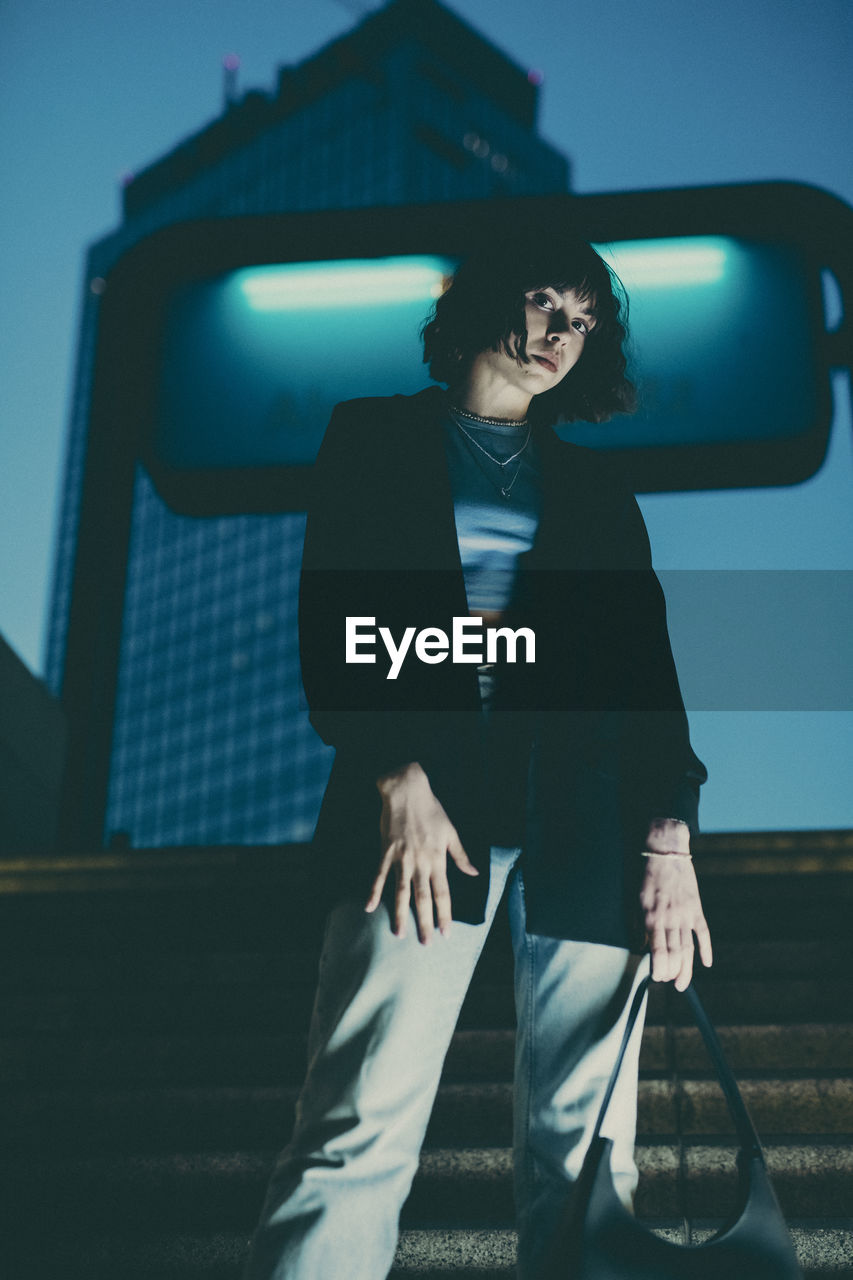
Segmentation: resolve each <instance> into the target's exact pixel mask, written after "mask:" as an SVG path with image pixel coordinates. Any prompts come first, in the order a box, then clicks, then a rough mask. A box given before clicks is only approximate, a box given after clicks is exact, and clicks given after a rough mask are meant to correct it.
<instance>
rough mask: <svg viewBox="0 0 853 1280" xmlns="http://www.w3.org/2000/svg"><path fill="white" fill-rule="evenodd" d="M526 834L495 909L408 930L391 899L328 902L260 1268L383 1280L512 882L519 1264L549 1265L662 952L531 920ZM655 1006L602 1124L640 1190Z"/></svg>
mask: <svg viewBox="0 0 853 1280" xmlns="http://www.w3.org/2000/svg"><path fill="white" fill-rule="evenodd" d="M518 854H519V850H518V849H506V848H493V849H492V854H491V883H490V890H489V899H488V905H487V908H486V920H485V923H483V924H479V925H470V924H462V923H460V922H458V921H454V924H453V927H452V930H451V933H450V936H449V937H441V936H440V935H438V934H437V935H436V937H435V938H434V940H433V942H432V943H431V944H430V945H429V946H426V947H425V946H423V945H422V944H421V943H420V942H418V940H417V930H416V928H415V921H414V918H413V917H412V918H411V919H410V922H409V928H408V929H407V931H406V937H405V938H402V939H400V938H397V937H395V936H394V935H393V933H392V931H391V922H390V919H389V915H388V912H387V910H386V909H385V907H384V905H383V906H381V907H380V908H379V909H377V911H376V912H375V913H373V914H372V915H368V914H367V913H366V912H365V911H364V910H363V909H362V908H361V907H360V906H358V905H355V904H345V905H342V906H339V907H337V908H336V909H335V910H334V911H333V912H332V913H331V915H330V917H329V921H328V924H327V927H326V936H325V942H324V946H323V952H322V957H321V960H320V974H319V985H318V991H317V999H316V1003H315V1007H314V1014H313V1018H312V1025H311V1032H310V1037H309V1046H308V1048H309V1064H308V1073H307V1078H306V1081H305V1085H304V1087H303V1090H302V1093H301V1095H300V1098H299V1102H298V1104H297V1109H296V1122H295V1128H294V1133H293V1137H292V1139H291V1142H290V1145H289V1146H288V1147H286V1148H285V1150H284V1151H283V1152H282V1153H281V1155H280V1156H279V1159H278V1161H277V1164H276V1167H275V1170H274V1173H273V1176H272V1179H271V1182H270V1186H269V1190H268V1193H267V1198H266V1201H265V1204H264V1209H263V1213H262V1217H261V1222H260V1225H259V1227H258V1229H257V1232H256V1234H255V1237H254V1241H253V1246H252V1253H251V1257H250V1259H249V1263H248V1266H247V1270H246V1273H245V1278H246V1280H343V1278H344V1277H346V1280H385V1277H386V1276H387V1274H388V1271H389V1270H390V1268H391V1265H392V1262H393V1259H394V1252H395V1248H396V1243H397V1235H398V1224H399V1216H400V1210H401V1208H402V1205H403V1202H404V1200H405V1199H406V1196H407V1195H408V1192H409V1188H410V1186H411V1184H412V1180H413V1178H414V1176H415V1172H416V1170H417V1167H418V1157H419V1153H420V1148H421V1144H422V1142H423V1138H424V1134H425V1132H426V1127H427V1122H428V1120H429V1116H430V1112H431V1110H432V1105H433V1100H434V1098H435V1094H436V1091H437V1088H438V1082H439V1076H440V1074H441V1069H442V1064H443V1062H444V1057H445V1054H446V1053H447V1049H448V1047H449V1045H450V1040H451V1037H452V1035H453V1031H454V1027H455V1025H456V1020H457V1017H458V1015H459V1010H460V1008H461V1005H462V1001H463V1000H464V998H465V994H466V992H467V990H468V984H469V982H470V980H471V976H472V974H473V971H474V966H475V965H476V963H477V960H478V958H479V955H480V952H481V951H482V948H483V944H484V942H485V940H486V936H487V934H488V931H489V928H490V926H491V923H492V921H493V919H494V916H495V912H496V910H497V907H498V903H499V901H500V899H501V895H502V893H503V890H504V888H505V887H506V884H507V881H509V893H508V901H509V912H510V925H511V932H512V942H513V949H514V954H515V1000H516V1009H517V1014H518V1032H517V1038H516V1055H515V1099H514V1102H515V1125H514V1169H515V1196H516V1208H517V1217H518V1229H519V1261H518V1275H519V1277H520V1280H538V1267H539V1264H540V1263H541V1260H542V1257H543V1255H544V1254H545V1252H546V1251H547V1248H548V1244H549V1242H550V1239H551V1236H552V1233H553V1229H554V1225H555V1222H556V1219H557V1217H558V1215H559V1213H560V1210H561V1208H562V1206H563V1204H564V1202H565V1198H566V1193H567V1190H568V1185H569V1183H570V1182H571V1181H572V1180H574V1178H575V1177H576V1176H577V1174H578V1172H579V1170H580V1166H581V1163H582V1161H583V1156H584V1152H585V1150H586V1146H587V1144H588V1142H589V1139H590V1137H591V1132H592V1128H593V1126H594V1124H595V1119H596V1116H597V1113H598V1109H599V1106H600V1103H601V1098H602V1096H603V1093H604V1089H605V1087H606V1084H607V1081H608V1079H609V1076H610V1072H611V1069H612V1065H613V1062H614V1061H615V1058H616V1054H617V1051H618V1047H619V1043H620V1040H621V1036H622V1031H623V1028H624V1022H625V1018H626V1016H627V1010H628V1007H629V1005H630V1002H631V995H632V992H633V989H634V987H635V985H636V984H637V983H638V982H639V981H640V980H641V979H642V977H643V976H645V974H646V972H647V971H648V959H647V958H643V959H640V958H639V957H637V956H632V955H630V954H629V953H628V952H627V951H623V950H621V949H620V948H618V947H606V946H600V945H597V944H594V943H586V942H566V941H562V940H560V939H554V938H544V937H539V936H536V935H533V934H529V933H527V931H526V929H525V906H524V884H523V879H522V875H521V872H520V868H519V867H517V866H516V862H517V860H518ZM641 1034H642V1018H641V1019H640V1020H639V1021H638V1024H637V1030H636V1032H635V1034H634V1036H633V1039H632V1044H631V1046H630V1047H629V1052H628V1055H627V1057H626V1061H625V1066H624V1068H623V1070H622V1072H621V1073H620V1077H619V1083H618V1086H617V1090H616V1093H615V1095H614V1098H613V1101H612V1103H611V1106H610V1108H609V1111H608V1118H607V1122H606V1124H605V1127H604V1132H605V1134H606V1136H608V1137H610V1138H612V1139H613V1140H614V1143H615V1145H614V1149H613V1174H614V1182H615V1185H616V1188H617V1190H618V1192H619V1194H620V1196H621V1197H622V1199H623V1201H624V1202H625V1203H626V1204H628V1205H630V1203H631V1199H632V1196H633V1192H634V1188H635V1186H636V1181H637V1169H636V1165H635V1163H634V1136H635V1128H636V1100H637V1062H638V1057H639V1042H640V1037H641Z"/></svg>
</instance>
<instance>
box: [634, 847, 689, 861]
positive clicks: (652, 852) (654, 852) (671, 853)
mask: <svg viewBox="0 0 853 1280" xmlns="http://www.w3.org/2000/svg"><path fill="white" fill-rule="evenodd" d="M640 857H641V858H687V859H688V861H689V862H692V861H693V854H692V853H682V852H681V850H680V849H663V850H661V849H643V851H642V853H641V854H640Z"/></svg>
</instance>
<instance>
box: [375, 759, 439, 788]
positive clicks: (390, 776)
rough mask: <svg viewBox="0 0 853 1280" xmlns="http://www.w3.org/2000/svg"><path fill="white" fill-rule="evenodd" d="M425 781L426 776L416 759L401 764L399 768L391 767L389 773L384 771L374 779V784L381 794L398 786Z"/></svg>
mask: <svg viewBox="0 0 853 1280" xmlns="http://www.w3.org/2000/svg"><path fill="white" fill-rule="evenodd" d="M424 782H427V783H428V780H427V776H426V774H425V773H424V770H423V766H422V765H420V764H419V763H418V761H417V760H411V761H409V763H408V764H404V765H401V766H400V768H399V769H393V770H392V771H391V773H384V774H382V776H381V777H380V778H377V779H376V786H377V789H378V791H379V794H380V795H382V796H385V795H389V794H390V793H391V792H392V791H394V790H396V788H397V787H399V786H404V785H406V786H410V785H412V784H413V783H414V784H421V783H424Z"/></svg>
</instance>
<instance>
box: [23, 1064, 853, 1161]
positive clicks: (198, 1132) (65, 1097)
mask: <svg viewBox="0 0 853 1280" xmlns="http://www.w3.org/2000/svg"><path fill="white" fill-rule="evenodd" d="M741 1089H742V1093H743V1096H744V1098H745V1100H746V1104H747V1106H748V1107H749V1110H750V1113H751V1114H752V1116H753V1119H754V1122H755V1125H756V1127H757V1129H758V1132H759V1133H760V1134H761V1135H762V1136H763V1137H765V1138H767V1137H769V1136H771V1135H781V1134H825V1135H833V1134H835V1135H839V1134H853V1077H850V1076H827V1077H800V1078H784V1079H780V1078H769V1077H758V1078H751V1079H744V1080H742V1082H741ZM296 1092H297V1091H296V1089H295V1088H293V1089H287V1088H279V1087H275V1088H235V1087H225V1088H208V1089H180V1088H163V1089H153V1090H138V1089H131V1090H109V1089H104V1090H102V1089H95V1090H84V1089H52V1090H39V1089H36V1090H33V1089H29V1090H22V1091H20V1092H18V1091H10V1092H8V1093H7V1094H6V1096H5V1098H4V1099H3V1100H2V1102H0V1127H2V1130H3V1133H4V1149H5V1150H6V1151H7V1152H13V1151H19V1152H21V1151H24V1152H25V1151H34V1150H35V1151H37V1150H39V1149H42V1148H43V1146H44V1144H50V1147H51V1149H52V1150H53V1151H55V1152H56V1153H57V1154H58V1153H60V1152H71V1151H79V1152H83V1153H85V1152H93V1153H95V1152H101V1151H121V1150H126V1151H137V1152H143V1151H168V1150H170V1149H172V1150H176V1149H181V1148H186V1149H192V1150H213V1149H219V1148H221V1149H225V1148H226V1147H228V1146H229V1145H234V1146H236V1147H240V1146H260V1147H265V1146H268V1145H270V1144H275V1143H279V1145H283V1143H284V1141H285V1139H286V1137H287V1135H288V1133H289V1132H290V1129H291V1126H292V1123H293V1108H294V1104H295V1100H296ZM679 1110H680V1123H681V1126H682V1131H683V1132H684V1133H687V1134H693V1135H695V1134H714V1135H716V1134H727V1133H729V1132H731V1121H730V1119H729V1115H728V1111H727V1109H726V1105H725V1100H724V1098H723V1095H722V1093H721V1091H720V1088H719V1086H718V1084H717V1082H716V1080H714V1079H693V1080H684V1081H682V1082H681V1083H680V1084H678V1085H673V1084H672V1083H671V1082H670V1081H668V1080H662V1079H644V1080H641V1081H640V1090H639V1111H638V1131H639V1133H640V1134H641V1135H644V1136H648V1135H652V1134H661V1135H664V1134H673V1133H676V1132H677V1131H678V1123H679V1119H678V1117H679ZM511 1128H512V1086H511V1084H510V1083H509V1082H505V1083H486V1084H482V1083H479V1084H443V1085H442V1086H441V1087H440V1088H439V1092H438V1097H437V1099H436V1103H435V1107H434V1110H433V1114H432V1118H431V1120H430V1125H429V1129H428V1141H429V1142H430V1143H431V1144H432V1145H447V1144H453V1145H465V1146H471V1145H473V1146H494V1145H504V1144H507V1145H508V1144H509V1143H510V1142H511Z"/></svg>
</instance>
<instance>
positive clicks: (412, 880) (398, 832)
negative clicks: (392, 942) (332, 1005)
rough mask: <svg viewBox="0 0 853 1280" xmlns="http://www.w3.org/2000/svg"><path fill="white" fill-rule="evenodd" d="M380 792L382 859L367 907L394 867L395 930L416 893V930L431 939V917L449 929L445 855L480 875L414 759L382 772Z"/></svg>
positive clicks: (372, 906)
mask: <svg viewBox="0 0 853 1280" xmlns="http://www.w3.org/2000/svg"><path fill="white" fill-rule="evenodd" d="M376 785H377V787H378V788H379V794H380V795H381V796H382V817H381V821H380V830H381V833H382V861H381V862H380V864H379V872H378V874H377V876H376V879H375V880H374V882H373V887H372V889H371V891H370V897H369V898H368V900H367V903H366V904H365V911H375V910H376V908H377V907H378V906H379V903H380V901H381V898H382V891H383V889H384V888H385V882H386V880H387V879H388V873H389V872H390V870H391V868H392V867H393V868H394V874H395V876H396V878H397V889H396V893H395V895H394V924H393V928H394V933H395V934H396V936H397V937H398V938H402V937H403V936H404V935H405V932H406V918H407V916H408V914H409V905H410V902H411V900H412V894H413V893H414V908H415V916H416V918H417V922H418V936H419V938H420V940H421V942H422V943H424V944H425V945H426V944H427V943H429V942H430V941H431V940H432V936H433V933H434V931H435V921H437V922H438V928H439V930H440V932H441V933H442V934H444V935H445V936H446V935H447V934H448V933H449V932H450V922H451V908H450V889H449V887H448V884H447V855H448V854H450V856H451V858H452V859H453V861H454V862H455V863H456V865H457V867H458V868H459V870H460V871H464V873H465V874H466V875H469V876H476V875H479V872H478V871H477V868H476V867H475V866H473V864H472V863H471V862H470V860H469V858H468V855H467V854H466V852H465V850H464V849H463V848H462V844H461V842H460V840H459V836H458V835H457V833H456V828H455V827H454V825H453V823H452V822H451V821H450V819H449V818H448V816H447V814H446V813H445V812H444V808H443V807H442V805H441V802H440V801H439V800H438V799H437V798H436V797H435V795H433V791H432V788H431V787H430V785H429V779H428V778H427V775H426V773H425V772H424V770H423V769H422V767H421V766H420V765H419V764H418V763H417V761H413V762H412V763H411V764H407V765H404V766H403V767H402V768H401V769H396V770H395V771H394V772H393V773H389V774H386V775H385V776H384V777H382V778H380V779H379V780H378V782H377V783H376Z"/></svg>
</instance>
